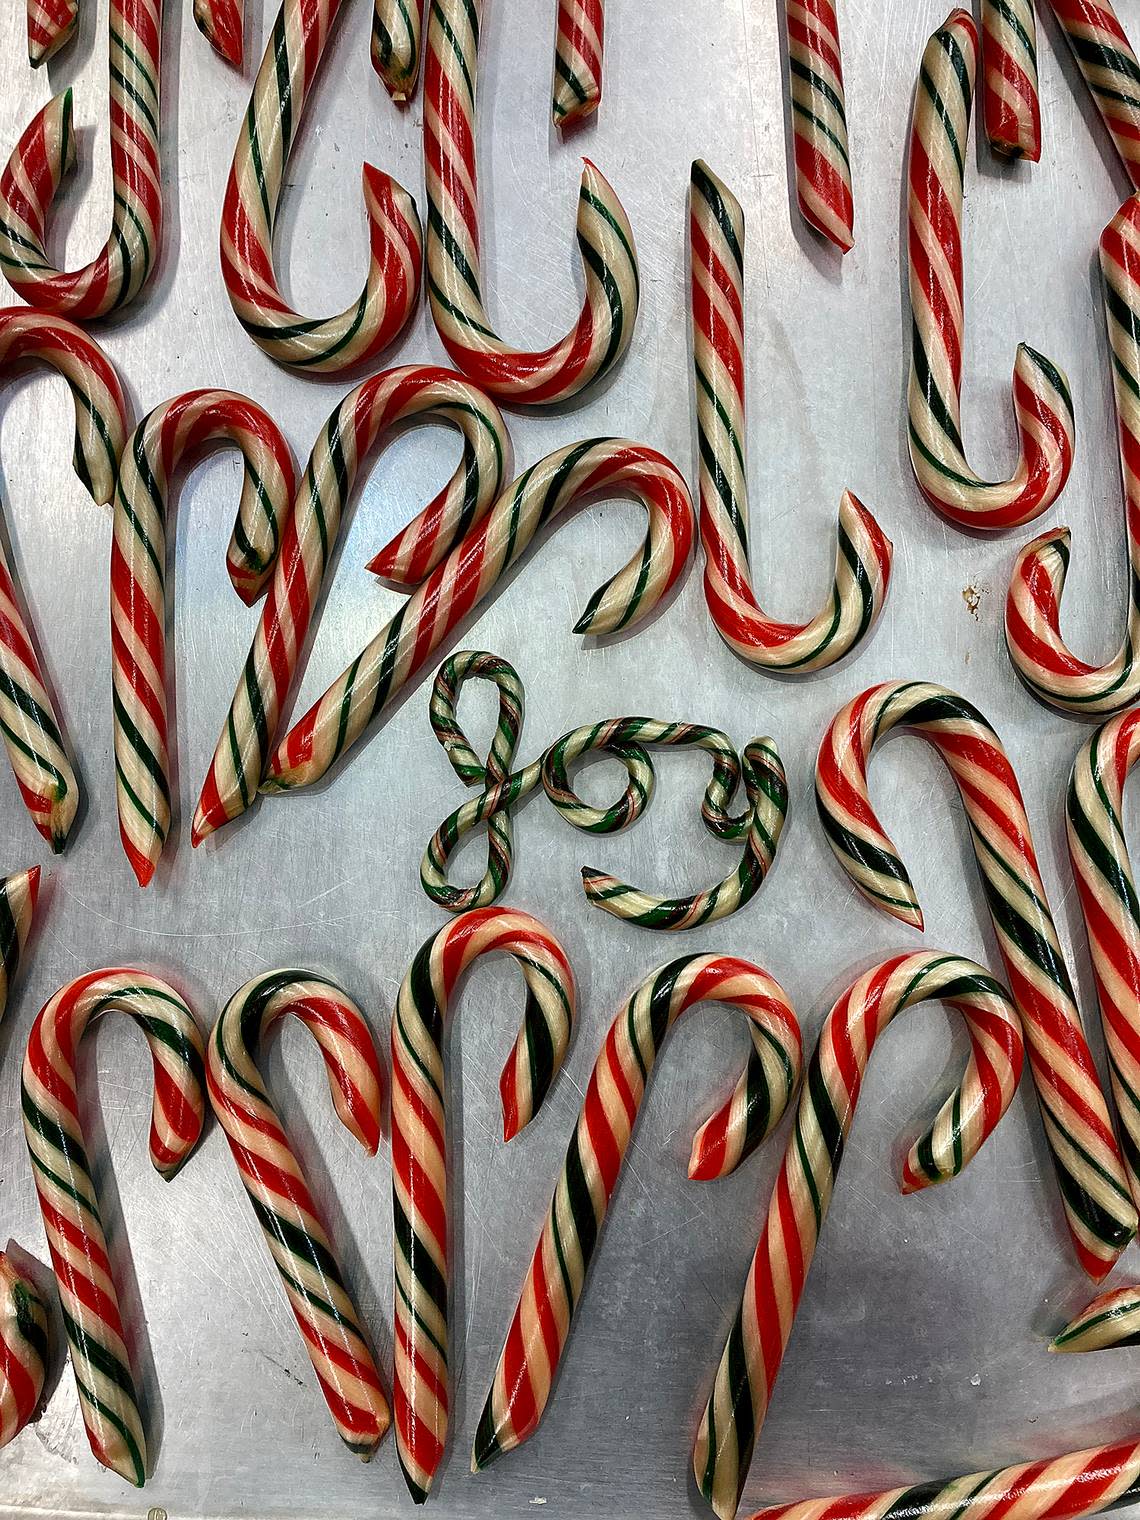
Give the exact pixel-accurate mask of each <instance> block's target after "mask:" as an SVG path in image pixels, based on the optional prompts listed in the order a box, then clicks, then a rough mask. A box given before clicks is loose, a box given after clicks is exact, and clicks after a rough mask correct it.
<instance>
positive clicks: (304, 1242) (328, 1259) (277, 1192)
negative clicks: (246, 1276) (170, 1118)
mask: <svg viewBox="0 0 1140 1520" xmlns="http://www.w3.org/2000/svg"><path fill="white" fill-rule="evenodd" d="M287 1014H292V1015H293V1016H294V1017H295V1018H298V1019H300V1020H301V1022H302V1023H303V1024H304V1026H305V1028H306V1029H308V1031H309V1032H310V1034H311V1035H312V1036H313V1038H314V1039H315V1040H316V1042H317V1044H318V1046H319V1047H320V1052H321V1056H322V1058H323V1059H324V1063H325V1070H326V1072H327V1074H328V1081H329V1091H330V1092H331V1093H332V1099H333V1104H334V1106H335V1108H336V1112H337V1117H338V1118H339V1119H340V1121H341V1123H342V1124H343V1125H344V1127H345V1129H347V1130H348V1132H349V1133H350V1134H351V1135H353V1136H354V1137H355V1138H356V1139H357V1140H359V1141H360V1143H361V1145H362V1146H363V1147H364V1148H365V1150H366V1151H367V1152H368V1153H369V1155H374V1154H375V1152H376V1148H377V1146H378V1145H379V1143H380V1103H381V1075H380V1061H379V1058H378V1056H377V1054H376V1047H375V1045H374V1044H373V1041H372V1035H371V1033H370V1031H369V1028H368V1025H367V1023H366V1022H365V1020H364V1015H363V1014H362V1013H361V1011H360V1009H359V1008H358V1007H357V1005H356V1004H355V1003H354V1002H353V1001H352V999H351V998H350V997H349V996H348V994H347V993H346V992H345V991H343V989H342V988H340V987H338V986H337V985H336V983H335V982H330V981H327V980H326V979H325V978H324V977H319V976H314V975H313V974H312V973H311V972H308V971H294V970H282V971H270V972H267V973H265V974H264V975H262V976H258V977H254V979H253V980H252V981H249V982H247V983H246V984H245V986H244V987H241V988H239V990H238V991H237V992H235V993H234V995H233V997H232V998H230V1000H229V1002H228V1003H227V1004H226V1006H225V1008H223V1010H222V1012H221V1015H220V1016H219V1018H218V1022H217V1023H216V1024H215V1025H214V1029H213V1032H212V1033H211V1035H210V1039H209V1044H208V1047H207V1057H206V1059H207V1083H208V1091H209V1094H210V1104H211V1106H212V1108H213V1110H214V1113H215V1114H216V1115H217V1118H218V1122H219V1124H221V1126H222V1128H223V1129H224V1130H225V1132H226V1138H227V1140H228V1141H229V1144H230V1153H231V1154H232V1156H233V1158H234V1161H235V1163H236V1164H237V1169H238V1174H239V1176H240V1177H241V1180H242V1185H243V1186H244V1187H245V1190H246V1193H247V1194H248V1196H249V1201H250V1202H251V1203H252V1205H253V1210H254V1213H255V1214H256V1216H257V1222H258V1223H259V1224H260V1226H261V1229H262V1232H263V1234H264V1236H265V1243H266V1245H267V1246H268V1248H269V1254H270V1255H271V1256H272V1258H273V1261H274V1264H275V1265H276V1267H277V1270H278V1272H279V1273H280V1274H281V1282H282V1285H283V1287H284V1289H285V1296H286V1297H287V1298H288V1300H289V1307H290V1308H291V1309H292V1311H293V1315H294V1318H295V1319H296V1321H297V1326H298V1328H299V1330H300V1331H301V1338H302V1340H303V1341H304V1343H305V1350H306V1351H307V1352H308V1353H309V1359H310V1360H311V1362H312V1364H313V1371H314V1372H315V1373H316V1376H317V1381H318V1383H319V1384H320V1388H321V1392H322V1393H323V1394H324V1397H325V1402H326V1403H327V1404H328V1407H329V1412H330V1414H331V1415H332V1418H333V1423H334V1424H335V1426H336V1428H337V1432H338V1434H339V1435H340V1438H341V1440H342V1441H344V1443H345V1445H346V1446H348V1448H349V1450H350V1451H354V1452H355V1453H356V1454H357V1456H359V1457H361V1458H362V1459H363V1460H364V1461H367V1460H368V1458H369V1457H370V1456H371V1455H372V1453H373V1452H374V1451H375V1450H376V1447H377V1446H378V1445H379V1443H380V1440H381V1438H382V1437H383V1435H384V1432H385V1431H386V1430H387V1429H388V1422H389V1411H388V1401H387V1399H386V1398H385V1397H384V1390H383V1388H382V1387H381V1384H380V1374H379V1372H378V1371H377V1370H376V1363H375V1361H374V1360H373V1357H372V1352H371V1350H370V1349H369V1346H368V1340H367V1337H366V1335H365V1332H364V1329H363V1320H362V1319H361V1317H360V1314H359V1313H358V1311H357V1309H356V1305H355V1304H354V1303H353V1300H352V1295H351V1293H350V1292H349V1289H348V1288H347V1287H346V1285H345V1282H344V1276H343V1273H342V1272H341V1269H340V1264H339V1263H338V1261H337V1258H336V1253H335V1251H334V1249H333V1245H332V1242H331V1241H330V1239H329V1237H328V1233H327V1231H326V1230H325V1227H324V1225H323V1224H322V1222H321V1218H320V1214H319V1212H318V1210H317V1206H316V1204H315V1203H314V1202H313V1199H312V1196H311V1194H310V1192H309V1187H308V1184H307V1182H306V1181H305V1176H304V1173H303V1172H302V1170H301V1166H300V1163H299V1162H298V1160H297V1158H296V1156H295V1155H294V1154H293V1151H292V1148H291V1147H290V1145H289V1141H288V1139H287V1138H286V1135H285V1131H284V1130H283V1129H282V1127H281V1120H280V1118H279V1117H278V1114H277V1110H276V1108H275V1107H274V1106H273V1102H272V1100H271V1099H270V1097H269V1094H268V1092H267V1091H266V1088H265V1083H264V1081H263V1080H262V1077H261V1073H260V1072H259V1071H258V1068H257V1052H258V1048H259V1046H260V1044H261V1042H262V1040H263V1038H264V1037H265V1035H266V1033H267V1032H268V1030H269V1029H270V1027H271V1026H272V1025H273V1024H275V1023H276V1022H277V1021H278V1020H279V1019H282V1018H284V1017H285V1016H286V1015H287Z"/></svg>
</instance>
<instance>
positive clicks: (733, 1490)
mask: <svg viewBox="0 0 1140 1520" xmlns="http://www.w3.org/2000/svg"><path fill="white" fill-rule="evenodd" d="M932 1000H938V1001H941V1002H944V1003H946V1004H948V1005H949V1006H950V1007H951V1008H953V1009H954V1010H955V1012H957V1013H960V1014H961V1015H962V1017H963V1018H964V1019H965V1021H966V1032H967V1034H968V1035H969V1038H970V1056H969V1060H968V1061H967V1063H966V1071H965V1074H964V1076H963V1078H962V1081H961V1082H960V1083H959V1085H958V1087H957V1088H956V1089H955V1091H954V1092H953V1093H951V1095H950V1097H949V1098H947V1100H946V1102H945V1103H944V1104H943V1105H942V1107H941V1108H940V1109H939V1111H938V1114H937V1116H936V1118H935V1120H934V1123H933V1124H932V1125H931V1126H930V1127H929V1128H928V1129H927V1130H926V1132H925V1133H924V1134H923V1135H922V1137H921V1138H920V1139H918V1140H916V1141H915V1142H914V1144H913V1145H912V1146H911V1148H910V1150H909V1152H908V1153H907V1157H906V1160H905V1161H904V1163H903V1169H902V1190H903V1192H904V1193H913V1192H916V1191H917V1190H919V1189H920V1188H926V1187H931V1186H933V1185H934V1184H935V1183H939V1182H945V1181H947V1180H948V1179H949V1178H951V1177H956V1176H957V1175H958V1174H959V1172H961V1171H962V1170H963V1168H964V1167H966V1166H967V1165H968V1164H969V1163H970V1162H971V1161H972V1160H973V1158H974V1157H975V1156H976V1155H977V1153H978V1151H979V1150H980V1149H981V1148H982V1146H983V1145H984V1144H985V1142H986V1140H987V1139H988V1138H989V1136H990V1135H991V1134H992V1133H993V1130H994V1129H995V1128H996V1126H997V1124H998V1121H999V1120H1000V1119H1001V1118H1002V1116H1003V1115H1004V1113H1005V1111H1006V1109H1007V1108H1008V1107H1009V1105H1010V1103H1011V1102H1012V1101H1013V1096H1014V1093H1015V1092H1016V1091H1017V1084H1018V1080H1019V1079H1020V1076H1021V1065H1022V1056H1023V1046H1022V1035H1021V1024H1020V1021H1019V1019H1018V1015H1017V1010H1016V1009H1015V1008H1014V1006H1013V1004H1012V1003H1011V1001H1010V998H1009V994H1008V993H1007V992H1006V990H1005V988H1004V987H1002V986H1001V985H1000V984H999V983H998V982H996V981H995V980H994V979H993V977H992V976H990V974H989V973H988V972H987V971H985V970H983V968H982V967H981V966H978V965H976V964H975V963H974V962H973V961H969V960H965V959H963V958H962V957H961V956H957V955H947V954H944V953H943V952H941V951H932V950H919V951H915V952H913V953H911V954H909V955H896V956H893V957H892V958H891V959H889V960H885V961H883V962H882V963H881V964H880V965H878V966H875V967H873V968H872V969H871V970H870V971H868V972H866V973H865V974H864V975H863V976H861V977H860V978H859V979H858V980H857V981H855V982H853V983H852V985H851V986H850V987H849V988H848V989H847V991H846V992H845V993H844V994H843V995H842V997H840V998H839V1000H838V1001H837V1002H836V1004H835V1006H834V1007H833V1008H832V1010H831V1012H830V1013H829V1014H828V1015H827V1018H826V1019H825V1020H824V1024H823V1028H822V1030H821V1031H820V1035H819V1041H818V1043H817V1045H816V1048H815V1052H814V1054H813V1055H812V1058H811V1062H810V1063H809V1065H808V1070H807V1076H806V1078H805V1081H804V1085H803V1088H802V1090H801V1092H800V1102H799V1109H798V1111H797V1113H796V1118H795V1126H794V1129H793V1131H792V1133H791V1135H790V1136H789V1137H788V1144H787V1148H786V1150H785V1152H784V1161H783V1165H782V1166H781V1168H780V1173H779V1176H778V1177H777V1178H776V1184H775V1187H774V1189H773V1191H772V1197H771V1200H770V1202H769V1204H768V1217H767V1219H766V1220H765V1222H764V1230H763V1233H762V1234H761V1236H760V1242H759V1244H758V1245H757V1247H756V1251H755V1254H754V1255H753V1257H752V1263H751V1265H750V1267H749V1269H748V1278H747V1281H746V1282H745V1286H744V1294H743V1297H742V1299H741V1303H740V1308H739V1310H738V1311H737V1315H736V1320H735V1323H734V1324H733V1327H732V1329H731V1331H730V1332H729V1336H728V1340H727V1341H726V1343H725V1348H724V1352H723V1355H722V1356H721V1361H720V1366H719V1367H718V1369H717V1373H716V1379H715V1381H714V1384H713V1391H712V1394H711V1396H710V1398H709V1402H708V1404H707V1406H706V1408H705V1413H704V1416H703V1418H702V1421H701V1426H700V1430H699V1431H698V1434H697V1439H696V1443H695V1446H694V1448H693V1471H694V1473H695V1475H696V1479H697V1483H698V1485H699V1487H700V1490H701V1492H702V1493H703V1494H704V1496H705V1498H706V1499H707V1500H708V1501H709V1503H710V1504H711V1505H712V1507H713V1509H714V1510H715V1511H716V1513H717V1515H719V1516H720V1517H721V1520H731V1517H732V1516H733V1515H734V1514H735V1513H736V1507H737V1505H738V1504H739V1503H740V1495H741V1491H742V1490H743V1488H744V1481H745V1479H746V1478H747V1476H748V1467H749V1463H750V1462H751V1460H752V1450H753V1447H754V1445H755V1442H756V1437H757V1436H758V1435H759V1433H760V1430H761V1428H762V1427H763V1424H764V1417H765V1415H766V1414H767V1411H768V1406H769V1403H770V1401H771V1397H772V1388H773V1386H774V1384H775V1381H776V1377H777V1374H778V1373H779V1370H780V1364H781V1362H782V1361H783V1357H784V1352H785V1350H786V1349H787V1345H788V1340H789V1338H790V1336H791V1333H792V1326H793V1324H794V1322H795V1316H796V1310H797V1309H798V1307H799V1304H800V1300H801V1298H802V1296H803V1291H804V1285H805V1283H806V1281H807V1275H808V1272H809V1270H810V1268H811V1263H812V1259H813V1257H814V1255H815V1252H816V1250H817V1248H818V1246H819V1238H820V1234H821V1232H822V1230H823V1225H824V1222H825V1220H826V1219H827V1213H828V1209H829V1207H830V1204H831V1199H832V1196H833V1194H834V1192H835V1184H836V1180H837V1178H838V1176H839V1167H840V1163H841V1162H842V1160H843V1154H844V1150H845V1147H846V1143H847V1138H848V1136H849V1134H850V1133H851V1126H852V1124H853V1123H854V1120H855V1109H856V1105H857V1104H858V1102H859V1094H860V1092H861V1090H862V1086H863V1077H864V1074H865V1072H866V1069H867V1065H868V1062H869V1061H870V1058H871V1054H872V1052H873V1051H874V1048H875V1044H876V1042H877V1040H878V1039H879V1037H880V1035H881V1034H882V1033H883V1031H884V1030H885V1029H886V1028H887V1026H888V1025H889V1024H890V1023H892V1021H893V1020H894V1019H895V1018H896V1017H897V1016H898V1015H899V1014H900V1013H902V1012H904V1011H905V1010H906V1009H908V1008H913V1007H915V1006H916V1005H917V1004H919V1003H925V1002H930V1001H932Z"/></svg>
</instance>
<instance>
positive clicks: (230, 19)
mask: <svg viewBox="0 0 1140 1520" xmlns="http://www.w3.org/2000/svg"><path fill="white" fill-rule="evenodd" d="M28 3H29V4H30V5H33V4H35V3H37V0H28ZM194 24H195V26H196V27H197V28H198V30H199V31H200V32H201V33H202V36H203V37H205V39H206V41H207V42H208V43H209V44H210V46H211V47H212V48H213V50H214V52H215V53H217V55H218V57H219V58H224V59H225V61H226V62H227V63H232V64H233V66H234V68H235V69H240V68H241V66H242V62H243V58H244V51H245V50H244V46H243V43H242V30H243V28H244V25H245V4H244V0H194Z"/></svg>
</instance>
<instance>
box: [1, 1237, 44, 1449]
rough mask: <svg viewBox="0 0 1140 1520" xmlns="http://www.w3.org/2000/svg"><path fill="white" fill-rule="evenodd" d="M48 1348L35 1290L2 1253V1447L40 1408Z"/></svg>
mask: <svg viewBox="0 0 1140 1520" xmlns="http://www.w3.org/2000/svg"><path fill="white" fill-rule="evenodd" d="M50 1344H51V1342H50V1326H49V1322H48V1312H47V1305H46V1304H45V1303H44V1300H43V1296H42V1295H41V1293H40V1290H39V1288H38V1287H37V1286H36V1284H35V1282H34V1281H33V1279H32V1278H31V1277H30V1276H29V1275H28V1274H27V1272H25V1271H24V1270H23V1269H22V1268H20V1267H19V1266H17V1265H16V1263H15V1261H13V1259H12V1257H11V1256H10V1255H9V1254H8V1253H7V1252H4V1251H0V1447H4V1446H7V1444H8V1442H9V1441H14V1440H15V1438H16V1437H17V1436H18V1435H19V1434H20V1432H21V1430H23V1428H24V1426H25V1425H27V1423H28V1422H29V1420H31V1418H32V1416H33V1415H34V1414H35V1412H36V1410H37V1409H38V1408H39V1403H40V1399H41V1397H42V1396H43V1391H44V1379H45V1378H46V1376H47V1360H48V1354H49V1350H50Z"/></svg>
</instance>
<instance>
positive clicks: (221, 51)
mask: <svg viewBox="0 0 1140 1520" xmlns="http://www.w3.org/2000/svg"><path fill="white" fill-rule="evenodd" d="M242 23H243V16H242V9H241V6H240V5H239V4H235V0H194V24H195V25H196V26H197V28H198V30H199V31H200V32H201V33H202V36H203V37H205V39H206V41H207V42H208V43H209V44H210V46H211V47H212V48H213V50H214V52H215V53H217V55H218V57H219V58H221V59H222V60H223V61H224V62H225V63H229V64H232V65H233V67H234V68H235V69H241V67H242V64H243V63H244V59H245V50H244V44H243V37H242V31H243V25H242Z"/></svg>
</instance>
